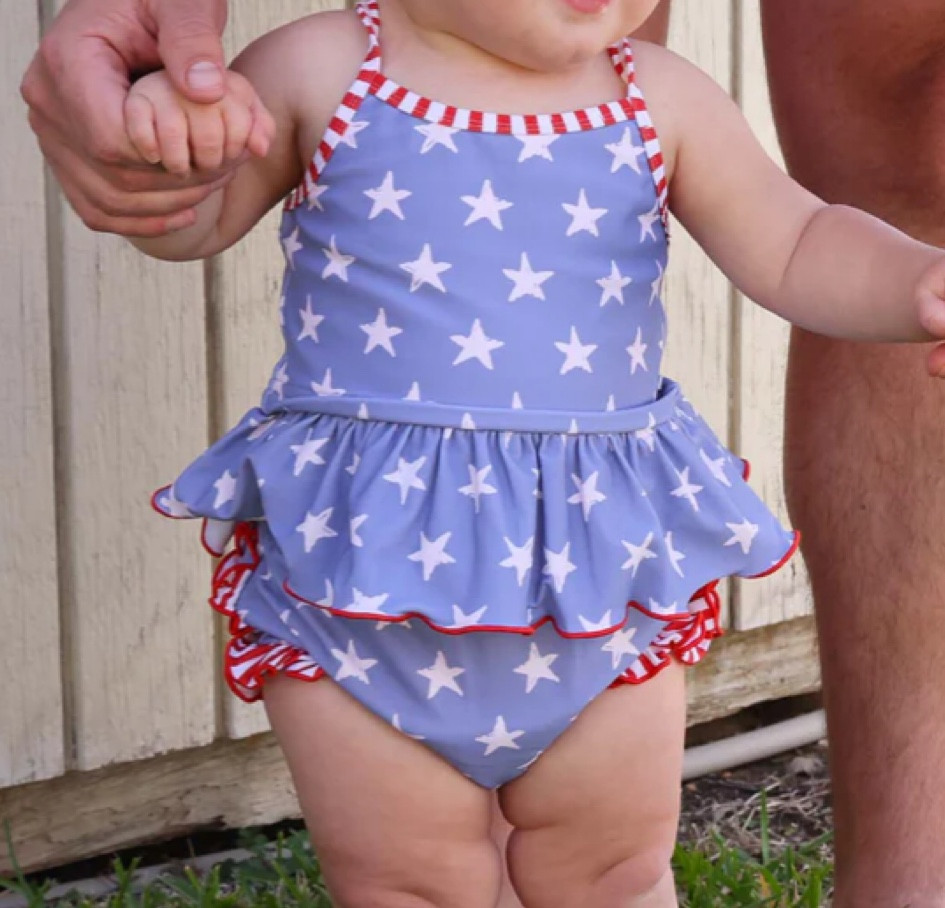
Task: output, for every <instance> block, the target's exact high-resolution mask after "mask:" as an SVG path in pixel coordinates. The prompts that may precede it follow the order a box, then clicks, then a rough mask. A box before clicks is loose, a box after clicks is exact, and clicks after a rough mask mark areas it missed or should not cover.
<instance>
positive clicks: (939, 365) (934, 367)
mask: <svg viewBox="0 0 945 908" xmlns="http://www.w3.org/2000/svg"><path fill="white" fill-rule="evenodd" d="M915 298H916V305H917V307H918V314H919V322H920V323H921V325H922V327H923V328H925V330H926V331H928V332H929V334H931V335H932V336H933V337H934V338H937V339H939V340H945V257H943V258H941V259H939V260H938V261H937V262H936V263H935V264H934V265H932V267H931V268H929V269H928V270H927V271H926V272H925V274H923V275H922V277H921V278H919V284H918V287H917V288H916V296H915ZM928 369H929V374H930V375H931V376H933V377H934V378H945V344H939V345H938V346H936V347H935V349H934V350H933V351H932V352H931V353H930V354H929V358H928Z"/></svg>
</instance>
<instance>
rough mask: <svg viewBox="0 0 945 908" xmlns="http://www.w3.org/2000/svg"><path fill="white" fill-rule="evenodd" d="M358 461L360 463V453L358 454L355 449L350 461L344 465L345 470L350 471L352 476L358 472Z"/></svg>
mask: <svg viewBox="0 0 945 908" xmlns="http://www.w3.org/2000/svg"><path fill="white" fill-rule="evenodd" d="M360 463H361V455H360V454H358V452H357V451H355V452H354V453H353V454H352V455H351V463H350V464H348V466H346V467H345V472H346V473H350V474H351V475H352V476H354V474H355V473H357V472H358V465H359V464H360Z"/></svg>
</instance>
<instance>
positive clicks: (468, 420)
mask: <svg viewBox="0 0 945 908" xmlns="http://www.w3.org/2000/svg"><path fill="white" fill-rule="evenodd" d="M459 427H460V428H461V429H475V428H476V420H474V419H473V418H472V413H464V414H463V418H462V420H461V421H460V423H459ZM476 510H477V511H478V510H479V500H478V499H476Z"/></svg>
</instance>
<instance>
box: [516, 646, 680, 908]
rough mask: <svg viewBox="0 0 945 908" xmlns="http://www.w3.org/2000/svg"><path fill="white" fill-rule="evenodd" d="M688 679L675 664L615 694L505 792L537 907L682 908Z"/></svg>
mask: <svg viewBox="0 0 945 908" xmlns="http://www.w3.org/2000/svg"><path fill="white" fill-rule="evenodd" d="M685 713H686V703H685V680H684V669H683V668H682V666H680V665H678V664H676V663H673V664H671V665H669V666H667V667H666V668H665V669H664V670H663V671H662V672H661V673H660V674H659V675H657V676H656V677H655V678H652V679H650V680H649V681H647V682H645V683H643V684H641V685H625V686H622V687H617V688H613V689H610V690H607V691H605V692H604V693H603V694H601V695H600V696H599V697H598V698H597V699H596V700H594V701H593V702H592V703H591V704H590V705H589V706H588V707H587V708H586V709H585V710H584V711H583V712H582V713H581V714H580V715H579V716H578V717H577V719H576V720H575V722H574V724H573V725H572V726H571V727H570V728H569V729H568V731H566V732H565V733H564V734H563V735H562V736H561V737H560V738H559V739H558V741H556V742H555V743H554V744H553V745H552V746H551V747H550V748H549V749H548V750H547V751H546V752H545V753H544V754H543V755H542V757H541V758H540V759H539V760H538V762H537V763H535V765H534V766H533V767H532V768H531V769H530V770H529V771H528V772H527V773H526V774H525V775H524V776H521V777H520V778H518V779H516V780H515V781H513V782H511V783H509V784H508V785H506V786H505V787H504V788H503V789H502V790H501V791H500V803H501V805H502V809H503V811H504V813H505V815H506V817H507V818H508V820H509V822H510V823H511V824H512V825H513V826H514V827H515V830H514V831H513V833H512V835H511V838H510V842H509V849H508V860H509V871H510V875H511V877H512V880H513V882H514V884H515V887H516V889H517V891H518V893H519V895H520V897H521V898H522V901H523V902H524V903H525V905H527V906H528V908H546V906H547V908H551V906H559V905H560V906H565V905H581V906H582V908H610V906H615V905H621V906H623V905H636V904H641V905H643V904H646V905H650V904H652V905H660V906H663V905H674V904H675V898H674V896H673V895H672V882H671V876H670V871H669V862H670V858H671V856H672V852H673V846H674V843H675V840H676V832H677V826H678V822H679V804H680V787H681V778H682V753H683V742H684V736H685Z"/></svg>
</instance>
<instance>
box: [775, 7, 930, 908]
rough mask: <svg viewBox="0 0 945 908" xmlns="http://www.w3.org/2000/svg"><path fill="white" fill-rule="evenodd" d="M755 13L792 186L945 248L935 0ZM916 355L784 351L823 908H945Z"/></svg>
mask: <svg viewBox="0 0 945 908" xmlns="http://www.w3.org/2000/svg"><path fill="white" fill-rule="evenodd" d="M763 13H764V25H765V34H766V52H767V60H768V69H769V75H770V81H771V88H772V96H773V103H774V108H775V114H776V118H777V122H778V127H779V133H780V137H781V141H782V145H783V148H784V151H785V156H786V159H787V162H788V166H789V169H790V170H791V172H792V173H793V174H794V176H795V177H797V178H798V179H799V180H800V181H801V182H803V183H805V184H806V185H807V186H808V187H810V188H811V189H812V190H813V191H814V192H817V193H818V194H819V195H821V196H822V197H824V198H825V199H827V200H830V201H835V202H844V203H848V204H853V205H857V206H859V207H861V208H865V209H866V210H868V211H871V212H873V213H874V214H877V215H879V216H880V217H883V218H885V219H886V220H889V221H891V222H892V223H893V224H896V225H897V226H899V227H900V228H902V229H903V230H905V231H907V232H909V233H911V234H912V235H914V236H916V237H918V238H920V239H923V240H925V241H927V242H932V243H938V244H941V245H945V217H943V212H945V16H943V10H942V5H941V3H940V2H939V0H900V2H898V3H895V4H891V3H887V2H886V0H792V2H791V3H779V2H774V0H771V2H767V3H765V4H763ZM923 355H924V351H923V350H921V349H918V348H901V347H898V348H897V347H877V346H870V345H854V344H848V343H842V342H838V341H831V340H827V339H824V338H819V337H815V336H812V335H809V334H805V333H802V332H796V333H795V335H794V337H793V339H792V346H791V356H790V365H789V375H788V401H787V449H786V477H787V484H788V496H789V503H790V505H791V511H792V516H793V518H794V521H795V523H796V524H797V525H798V527H799V528H800V529H801V530H802V531H803V533H804V534H805V545H804V554H805V557H806V560H807V564H808V566H809V568H810V572H811V577H812V581H813V587H814V594H815V601H816V606H817V622H818V631H819V636H820V645H821V652H822V654H823V656H824V658H823V659H822V667H823V680H824V695H825V704H826V708H827V716H828V727H829V732H830V743H831V762H832V768H833V783H834V811H835V822H836V834H837V839H836V841H837V900H836V902H835V905H836V906H837V908H854V906H855V908H905V906H909V908H932V906H942V905H945V697H943V696H942V693H941V681H940V674H941V670H942V669H941V667H942V665H943V664H945V634H943V633H941V619H942V615H943V603H945V561H943V559H942V557H941V550H940V542H939V517H940V515H941V514H942V513H943V512H945V469H943V466H945V385H942V384H939V383H936V382H934V381H933V380H931V379H929V378H927V377H926V375H925V372H924V363H923Z"/></svg>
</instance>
